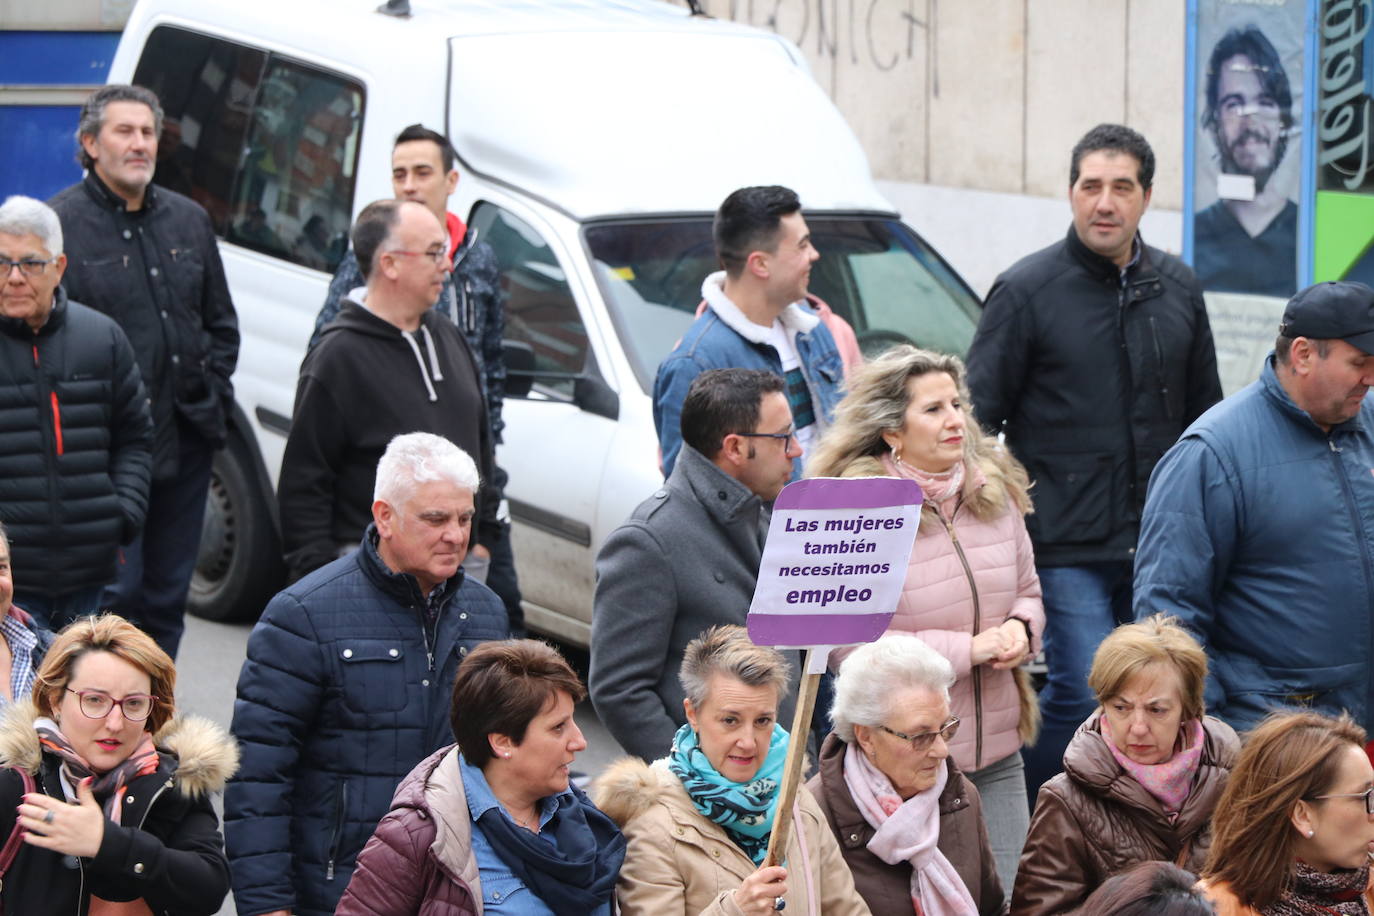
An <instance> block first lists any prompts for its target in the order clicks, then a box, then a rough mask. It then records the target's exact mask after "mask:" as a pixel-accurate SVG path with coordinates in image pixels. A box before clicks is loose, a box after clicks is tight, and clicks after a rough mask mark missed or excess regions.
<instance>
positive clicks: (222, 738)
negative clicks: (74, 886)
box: [0, 701, 239, 798]
mask: <svg viewBox="0 0 1374 916" xmlns="http://www.w3.org/2000/svg"><path fill="white" fill-rule="evenodd" d="M39 718H42V716H41V714H40V713H39V712H38V707H36V706H34V705H33V703H31V702H27V701H26V702H23V703H14V704H11V705H10V706H9V707H7V708H6V709H5V711H4V713H3V715H0V767H20V768H22V769H25V770H28V771H29V772H30V773H33V774H35V775H37V773H38V770H39V767H41V766H42V763H43V751H42V747H41V746H40V745H39V743H38V733H37V732H36V731H34V728H33V723H34V721H35V720H37V719H39ZM153 743H154V744H155V745H157V749H158V750H159V751H162V752H163V753H164V754H170V755H171V756H173V757H175V758H176V761H177V764H176V771H175V772H174V773H173V776H172V778H173V781H174V782H175V784H176V788H177V790H178V791H179V792H181V794H183V795H185V796H187V797H189V798H196V797H198V796H201V795H204V794H207V793H210V792H220V791H223V789H224V784H225V783H226V782H228V781H229V777H230V776H233V775H234V772H235V771H236V770H237V769H238V768H239V747H238V743H237V742H235V741H234V739H233V737H232V736H230V734H229V733H228V732H227V731H225V730H224V729H223V728H221V727H220V726H219V725H216V724H215V723H214V722H211V721H210V720H209V719H206V718H203V717H201V716H177V717H176V718H174V719H172V720H171V721H170V722H168V723H167V724H166V725H164V726H162V728H161V729H159V730H158V732H157V734H156V735H154V736H153Z"/></svg>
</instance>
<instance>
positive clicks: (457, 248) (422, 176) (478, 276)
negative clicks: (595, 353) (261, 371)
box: [310, 124, 525, 636]
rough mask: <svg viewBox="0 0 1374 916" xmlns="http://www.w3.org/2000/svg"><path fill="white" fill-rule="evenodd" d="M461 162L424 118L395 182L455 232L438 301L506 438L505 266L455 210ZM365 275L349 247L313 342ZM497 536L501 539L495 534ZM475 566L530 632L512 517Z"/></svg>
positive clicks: (519, 626) (406, 135) (401, 142)
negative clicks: (513, 548) (449, 265)
mask: <svg viewBox="0 0 1374 916" xmlns="http://www.w3.org/2000/svg"><path fill="white" fill-rule="evenodd" d="M456 162H457V155H456V154H455V153H454V150H453V145H452V144H451V143H449V141H448V138H447V137H445V136H444V135H443V134H441V133H439V132H438V131H435V130H431V129H430V128H428V127H425V126H424V125H423V124H412V125H410V126H409V127H407V128H405V129H404V130H402V131H401V132H400V133H399V134H397V135H396V140H395V143H394V144H393V146H392V150H391V188H392V191H393V192H394V193H395V195H396V199H397V200H411V201H415V202H416V203H420V204H424V205H425V206H426V207H428V208H429V210H430V212H431V213H433V214H434V216H435V217H436V218H437V219H438V220H439V222H440V223H441V224H443V226H444V228H445V230H446V231H447V232H448V238H449V247H448V255H449V260H450V262H451V263H452V270H451V271H450V272H449V273H448V274H447V275H446V276H445V278H444V285H443V289H442V290H441V291H440V292H439V295H438V297H437V299H436V300H435V302H434V308H435V310H436V311H437V312H439V313H440V314H441V315H444V316H445V317H447V318H449V319H450V320H451V321H452V322H453V323H454V324H456V325H457V326H458V330H460V331H462V332H463V336H464V337H465V338H467V342H468V348H469V350H470V351H471V353H472V357H473V359H475V360H476V362H477V370H478V374H479V375H480V376H481V379H482V389H483V397H484V398H485V402H486V408H487V423H488V425H489V426H490V428H491V436H492V442H493V444H494V445H500V444H501V431H502V430H503V429H504V428H505V421H504V420H503V419H502V417H501V403H502V399H503V398H504V397H505V392H506V360H505V356H504V354H503V352H502V350H501V338H502V337H504V336H505V331H506V313H505V308H504V306H503V305H502V301H501V287H500V279H501V278H500V268H499V266H498V265H497V263H496V253H495V252H494V251H492V249H491V246H490V245H488V244H487V243H486V242H482V241H479V240H478V239H477V231H476V230H475V229H469V228H468V226H467V225H466V224H465V223H464V222H463V220H462V218H461V217H459V216H458V214H456V213H450V212H449V210H448V199H449V196H450V195H451V194H452V193H453V191H454V189H455V188H456V187H458V169H457V168H456V165H455V164H456ZM364 283H365V279H364V277H363V274H362V271H361V270H360V269H359V265H358V258H357V256H356V254H355V253H354V252H353V251H350V252H349V253H348V254H347V255H345V256H344V259H343V261H342V262H340V264H339V269H338V271H337V272H336V273H335V274H334V279H333V280H332V281H330V284H329V292H328V294H327V295H326V296H325V300H324V305H323V307H321V309H320V313H319V315H318V316H316V318H315V332H314V334H313V335H311V338H310V349H311V350H313V349H314V348H315V345H316V344H318V343H319V342H320V336H321V334H322V333H323V332H324V328H325V326H326V325H328V324H329V323H330V322H331V321H333V320H334V319H335V318H336V317H338V315H339V310H340V309H341V308H342V307H343V302H344V300H345V299H346V298H348V297H349V295H350V294H351V293H352V292H353V290H354V289H356V288H357V287H360V286H363V285H364ZM491 483H492V485H494V486H495V487H496V491H497V492H498V493H503V492H504V490H505V486H506V472H505V471H504V470H502V469H501V468H499V467H495V466H493V472H492V480H491ZM492 537H494V538H495V540H494V541H493V540H490V538H492ZM468 567H469V569H470V571H471V572H473V573H474V574H478V575H484V576H485V579H486V583H487V585H489V586H490V587H491V588H492V590H493V591H495V592H496V593H497V594H498V595H500V596H501V600H502V602H504V603H505V605H506V612H507V613H508V614H509V615H510V621H511V632H512V633H514V634H516V635H517V636H523V635H525V615H524V611H523V610H522V609H521V606H520V584H519V582H518V580H517V578H516V573H515V556H514V554H513V553H512V552H511V543H510V525H509V524H508V523H507V522H504V521H502V522H500V523H499V531H498V532H497V533H495V534H490V535H485V536H484V537H483V538H482V540H481V541H480V542H479V543H476V544H474V545H473V556H472V558H471V559H470V560H469V562H468Z"/></svg>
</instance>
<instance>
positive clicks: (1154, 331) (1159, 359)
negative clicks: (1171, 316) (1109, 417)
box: [1150, 315, 1174, 420]
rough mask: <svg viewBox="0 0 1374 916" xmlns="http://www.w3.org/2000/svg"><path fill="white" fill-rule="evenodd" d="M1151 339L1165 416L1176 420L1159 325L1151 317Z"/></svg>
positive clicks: (1153, 317)
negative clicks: (1165, 369) (1165, 370)
mask: <svg viewBox="0 0 1374 916" xmlns="http://www.w3.org/2000/svg"><path fill="white" fill-rule="evenodd" d="M1150 338H1151V339H1152V340H1153V341H1154V345H1155V366H1156V367H1157V368H1158V370H1159V396H1160V397H1161V398H1162V399H1163V400H1164V416H1166V417H1168V418H1169V419H1171V420H1172V419H1173V418H1174V409H1173V405H1171V404H1170V403H1169V382H1168V380H1167V379H1166V378H1165V376H1164V348H1163V347H1161V346H1160V345H1159V323H1158V322H1157V321H1155V316H1153V315H1151V316H1150Z"/></svg>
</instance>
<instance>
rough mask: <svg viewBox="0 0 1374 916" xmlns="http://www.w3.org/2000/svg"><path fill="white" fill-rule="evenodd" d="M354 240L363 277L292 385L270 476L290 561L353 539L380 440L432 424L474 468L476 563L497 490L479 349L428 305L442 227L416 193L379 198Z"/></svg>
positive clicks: (313, 564) (325, 555)
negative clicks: (277, 473) (276, 466)
mask: <svg viewBox="0 0 1374 916" xmlns="http://www.w3.org/2000/svg"><path fill="white" fill-rule="evenodd" d="M353 248H354V251H355V252H356V253H357V256H358V265H359V268H360V270H361V272H362V275H363V279H364V281H365V282H366V283H367V286H366V287H359V288H358V289H355V290H353V291H352V292H350V293H349V296H348V299H347V300H346V301H345V303H344V306H343V309H342V310H341V311H340V312H339V316H338V318H336V319H335V320H334V321H333V322H332V323H330V324H329V325H328V326H326V327H325V329H324V331H323V333H322V336H321V338H320V342H319V344H318V345H317V346H316V347H315V348H314V349H312V350H311V351H310V352H309V353H308V354H307V355H306V357H305V360H304V361H303V362H302V363H301V374H300V380H299V381H298V382H297V385H296V406H295V409H294V411H293V413H292V420H291V434H290V436H289V438H288V439H287V442H286V454H285V455H284V456H283V458H282V469H281V480H280V483H279V484H278V487H277V499H278V504H279V506H280V509H281V528H282V541H283V546H284V547H285V549H286V562H287V566H288V567H289V569H290V571H291V575H292V577H293V578H299V577H300V576H303V575H305V574H306V573H308V572H310V571H312V570H314V569H316V568H318V567H320V566H323V565H324V564H325V563H327V562H329V561H330V560H333V559H334V558H335V557H337V556H339V554H340V552H341V551H343V552H346V551H348V550H352V549H353V548H354V547H356V546H357V542H358V539H359V538H360V537H362V533H363V531H364V529H366V528H367V525H368V523H369V522H370V521H371V520H372V515H371V506H372V496H373V492H372V491H373V485H374V476H375V473H376V468H377V461H378V460H379V459H380V458H381V456H382V452H383V451H385V450H386V446H387V443H388V442H390V441H391V439H392V438H393V437H395V436H399V435H402V434H404V433H411V432H429V433H435V434H437V435H440V436H443V437H444V438H446V439H448V440H449V441H451V442H453V443H454V444H455V445H457V446H458V447H459V448H461V449H463V451H465V452H467V453H468V454H469V455H471V456H472V458H473V460H474V461H476V463H477V470H478V472H479V473H480V474H481V476H482V485H481V487H480V488H479V490H478V492H477V518H476V522H475V525H474V527H475V531H474V535H473V541H474V543H473V546H472V548H471V551H470V558H471V559H476V560H478V562H477V563H476V564H475V567H476V568H481V567H482V566H483V564H482V563H481V562H480V561H481V560H482V559H484V558H485V556H486V555H487V548H486V547H484V546H483V545H484V544H487V543H491V540H492V539H493V538H494V537H498V536H499V528H498V527H497V521H496V509H497V504H498V503H499V502H500V500H501V494H500V493H499V492H497V491H496V488H494V487H493V486H492V483H491V480H492V477H491V471H492V466H493V457H492V439H491V431H490V429H489V426H488V421H487V411H486V405H485V402H484V400H483V395H482V384H481V380H480V378H479V376H478V372H477V366H476V361H475V360H474V359H473V357H472V353H471V351H470V350H469V349H468V344H467V341H466V340H464V338H463V335H462V333H461V332H460V331H459V330H458V328H457V326H456V325H454V324H453V322H451V321H448V320H446V319H444V318H443V317H442V316H438V315H435V314H434V312H433V311H432V310H431V309H430V306H431V305H433V303H434V300H435V299H436V298H437V297H438V295H439V291H440V289H442V287H443V282H444V277H445V276H446V275H447V274H448V272H449V270H450V265H449V260H448V243H447V236H446V234H445V230H444V227H443V226H441V225H440V224H439V221H438V219H436V218H435V216H434V214H433V213H431V212H430V211H429V210H428V209H427V208H426V207H424V206H423V205H422V204H418V203H413V202H408V201H397V200H379V201H377V202H375V203H372V204H369V205H368V206H367V207H365V208H364V209H363V212H362V213H360V214H359V215H358V221H357V223H355V224H354V226H353ZM469 565H473V564H469ZM474 571H476V570H475V569H474ZM479 578H480V575H479Z"/></svg>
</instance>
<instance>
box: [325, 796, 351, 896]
mask: <svg viewBox="0 0 1374 916" xmlns="http://www.w3.org/2000/svg"><path fill="white" fill-rule="evenodd" d="M347 811H348V780H347V779H341V780H339V791H338V792H337V793H336V795H335V797H334V832H333V833H331V834H330V835H329V862H328V864H326V865H325V867H324V880H326V881H333V880H334V860H335V859H337V858H338V857H339V844H340V843H342V842H343V828H344V816H345V814H346V812H347Z"/></svg>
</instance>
